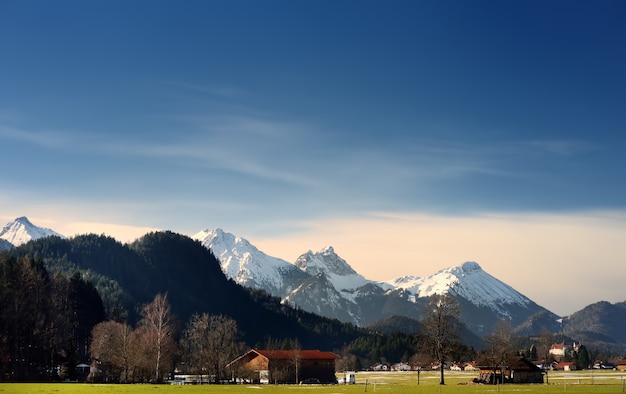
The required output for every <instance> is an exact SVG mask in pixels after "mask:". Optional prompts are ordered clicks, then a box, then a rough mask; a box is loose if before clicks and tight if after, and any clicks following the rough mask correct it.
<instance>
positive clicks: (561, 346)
mask: <svg viewBox="0 0 626 394" xmlns="http://www.w3.org/2000/svg"><path fill="white" fill-rule="evenodd" d="M568 352H571V348H570V347H569V345H566V344H565V342H561V343H555V344H553V345H552V346H550V350H549V353H550V354H551V355H553V356H554V357H555V358H556V359H558V360H560V359H561V358H562V357H564V356H565V355H566V354H567V353H568Z"/></svg>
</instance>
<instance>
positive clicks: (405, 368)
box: [391, 363, 411, 371]
mask: <svg viewBox="0 0 626 394" xmlns="http://www.w3.org/2000/svg"><path fill="white" fill-rule="evenodd" d="M391 370H392V371H410V370H411V366H410V365H409V364H407V363H397V364H393V365H392V366H391Z"/></svg>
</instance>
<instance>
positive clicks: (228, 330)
mask: <svg viewBox="0 0 626 394" xmlns="http://www.w3.org/2000/svg"><path fill="white" fill-rule="evenodd" d="M238 336H239V331H238V329H237V322H236V321H235V320H233V319H231V318H229V317H227V316H223V315H211V316H209V341H208V344H209V352H210V353H209V355H210V357H209V364H210V365H211V370H212V371H213V373H214V374H215V379H216V380H217V381H219V380H220V379H221V378H223V377H224V373H225V367H226V364H228V363H229V362H230V361H231V360H233V359H234V358H235V357H236V356H237V355H238V354H239V353H240V351H241V347H240V345H239V342H238V340H237V338H238Z"/></svg>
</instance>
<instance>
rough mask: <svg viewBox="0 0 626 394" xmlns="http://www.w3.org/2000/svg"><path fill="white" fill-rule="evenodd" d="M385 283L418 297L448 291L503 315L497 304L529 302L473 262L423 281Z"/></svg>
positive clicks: (398, 280) (401, 279)
mask: <svg viewBox="0 0 626 394" xmlns="http://www.w3.org/2000/svg"><path fill="white" fill-rule="evenodd" d="M386 283H387V284H388V285H391V286H395V287H399V288H403V289H406V290H408V291H410V292H411V293H414V294H415V296H416V297H418V298H421V297H429V296H431V295H433V294H443V293H446V292H449V293H450V294H452V295H454V296H457V297H461V298H463V299H465V300H467V301H469V302H471V303H472V304H474V305H476V306H481V307H482V306H484V307H488V308H490V309H492V310H494V311H497V312H501V313H502V314H503V315H506V314H507V313H506V312H505V311H503V310H502V308H500V305H501V304H517V305H520V306H527V305H529V304H530V303H531V302H532V301H530V300H529V299H528V298H527V297H525V296H524V295H522V294H521V293H519V292H518V291H517V290H515V289H513V288H512V287H511V286H509V285H507V284H506V283H504V282H502V281H500V280H498V279H496V278H494V277H493V276H491V275H489V274H488V273H487V272H485V271H483V269H482V268H481V267H480V265H478V263H475V262H473V261H468V262H466V263H463V264H462V265H460V266H456V267H450V268H446V269H442V270H441V271H439V272H437V273H435V274H433V275H429V276H426V277H423V278H420V277H416V276H405V277H402V278H398V279H395V280H392V281H388V282H386Z"/></svg>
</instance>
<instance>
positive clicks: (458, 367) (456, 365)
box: [450, 363, 463, 371]
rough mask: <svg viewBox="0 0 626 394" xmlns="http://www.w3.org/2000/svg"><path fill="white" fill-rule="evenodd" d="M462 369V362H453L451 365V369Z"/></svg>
mask: <svg viewBox="0 0 626 394" xmlns="http://www.w3.org/2000/svg"><path fill="white" fill-rule="evenodd" d="M462 370H463V366H462V364H459V363H452V365H450V371H462Z"/></svg>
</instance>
